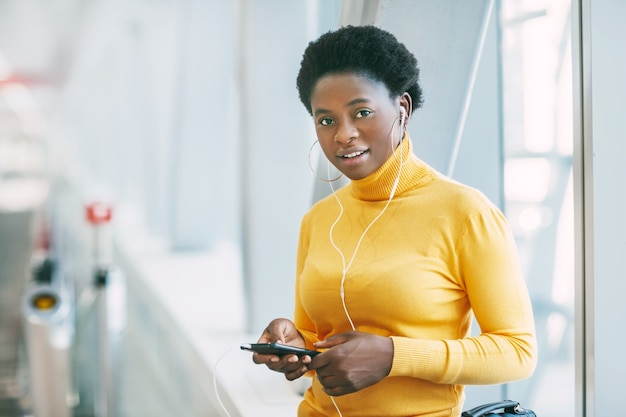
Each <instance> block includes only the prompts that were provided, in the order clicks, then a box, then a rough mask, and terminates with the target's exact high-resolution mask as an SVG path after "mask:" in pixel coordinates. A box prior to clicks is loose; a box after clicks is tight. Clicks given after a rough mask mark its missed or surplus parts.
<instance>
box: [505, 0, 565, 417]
mask: <svg viewBox="0 0 626 417" xmlns="http://www.w3.org/2000/svg"><path fill="white" fill-rule="evenodd" d="M570 8H571V5H570V0H504V1H502V2H500V18H501V42H502V86H503V107H504V111H503V133H504V158H505V164H504V166H505V170H504V171H505V172H504V183H505V211H506V213H507V216H508V218H509V221H510V224H511V227H512V228H513V232H514V234H515V237H516V240H517V244H518V248H519V252H520V256H521V261H522V266H523V268H524V273H525V276H526V278H527V281H528V286H529V290H530V293H531V297H532V299H533V305H534V310H535V319H536V324H537V336H538V341H539V363H538V367H537V370H536V372H535V374H534V376H533V377H532V378H531V379H529V380H527V381H523V382H518V383H514V384H509V386H508V392H507V396H508V397H510V398H514V399H519V400H520V401H524V405H525V406H526V407H528V408H531V409H534V410H535V411H536V412H537V414H538V415H550V416H554V417H566V416H567V417H573V416H574V392H575V391H574V390H575V386H574V369H575V368H574V219H573V204H574V202H573V195H572V144H573V132H572V126H573V122H572V78H571V77H572V66H571V63H572V62H571V53H570V48H571V27H570V23H571V21H570Z"/></svg>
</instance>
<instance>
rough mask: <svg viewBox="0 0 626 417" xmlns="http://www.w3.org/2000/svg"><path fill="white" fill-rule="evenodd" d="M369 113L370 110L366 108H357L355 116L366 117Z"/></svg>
mask: <svg viewBox="0 0 626 417" xmlns="http://www.w3.org/2000/svg"><path fill="white" fill-rule="evenodd" d="M370 114H372V112H371V111H370V110H366V109H363V110H359V111H358V112H356V118H357V119H359V118H361V117H367V116H369V115H370Z"/></svg>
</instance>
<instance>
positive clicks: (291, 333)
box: [252, 318, 311, 381]
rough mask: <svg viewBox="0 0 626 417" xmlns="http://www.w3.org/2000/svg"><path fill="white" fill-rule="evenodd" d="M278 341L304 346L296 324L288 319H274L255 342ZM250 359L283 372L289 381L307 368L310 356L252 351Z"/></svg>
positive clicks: (298, 376) (300, 374) (302, 373)
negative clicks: (263, 353)
mask: <svg viewBox="0 0 626 417" xmlns="http://www.w3.org/2000/svg"><path fill="white" fill-rule="evenodd" d="M273 342H278V343H281V344H284V345H291V346H297V347H305V346H306V343H305V341H304V338H303V337H302V335H301V334H300V332H299V331H298V329H296V325H295V324H294V323H293V322H292V321H291V320H288V319H282V318H281V319H274V320H272V321H271V322H270V324H269V325H268V326H267V327H266V328H265V330H263V333H262V334H261V337H260V338H259V340H258V342H257V343H273ZM252 360H253V361H254V363H257V364H265V365H267V367H268V368H270V369H271V370H273V371H276V372H281V373H283V374H285V378H287V379H288V380H289V381H293V380H294V379H297V378H300V377H301V376H302V375H304V374H305V373H306V372H307V371H308V370H309V368H308V364H309V363H311V357H310V356H307V355H305V356H302V357H298V356H297V355H284V356H282V357H281V356H278V355H261V354H259V353H254V354H253V355H252Z"/></svg>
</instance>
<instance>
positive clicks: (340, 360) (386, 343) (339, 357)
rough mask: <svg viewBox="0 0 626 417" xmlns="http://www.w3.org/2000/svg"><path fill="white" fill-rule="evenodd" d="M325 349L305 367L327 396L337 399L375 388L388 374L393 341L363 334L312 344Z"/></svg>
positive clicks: (335, 337) (336, 336)
mask: <svg viewBox="0 0 626 417" xmlns="http://www.w3.org/2000/svg"><path fill="white" fill-rule="evenodd" d="M315 347H316V348H319V349H328V350H327V351H325V352H323V353H322V354H320V355H317V356H316V357H315V358H313V360H312V361H311V363H310V365H309V366H308V368H309V369H315V370H316V372H317V378H318V379H319V381H320V383H321V384H322V386H323V387H324V391H325V392H326V393H327V394H328V395H332V396H338V395H344V394H350V393H352V392H356V391H359V390H361V389H363V388H365V387H368V386H370V385H374V384H375V383H377V382H378V381H380V380H381V379H383V378H385V377H386V376H387V375H389V372H390V371H391V364H392V361H393V341H392V340H391V338H389V337H384V336H376V335H372V334H368V333H362V332H356V331H352V332H347V333H342V334H339V335H335V336H331V337H329V338H328V339H327V340H325V341H323V342H318V343H316V344H315Z"/></svg>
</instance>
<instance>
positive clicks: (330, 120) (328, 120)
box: [319, 117, 333, 126]
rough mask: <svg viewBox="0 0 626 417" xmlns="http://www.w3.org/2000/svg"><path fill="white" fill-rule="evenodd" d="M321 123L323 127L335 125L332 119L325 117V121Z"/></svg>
mask: <svg viewBox="0 0 626 417" xmlns="http://www.w3.org/2000/svg"><path fill="white" fill-rule="evenodd" d="M319 123H320V124H321V125H322V126H330V125H331V124H333V119H331V118H330V117H324V118H323V119H320V121H319Z"/></svg>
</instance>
